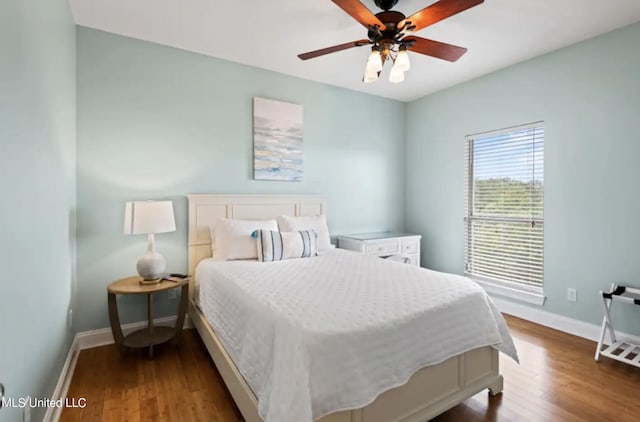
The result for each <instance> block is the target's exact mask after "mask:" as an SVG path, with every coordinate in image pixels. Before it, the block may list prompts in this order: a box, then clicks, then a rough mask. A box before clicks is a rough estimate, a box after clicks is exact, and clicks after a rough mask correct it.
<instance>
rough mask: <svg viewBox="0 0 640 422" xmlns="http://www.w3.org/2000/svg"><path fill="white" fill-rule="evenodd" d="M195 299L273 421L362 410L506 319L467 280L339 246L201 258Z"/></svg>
mask: <svg viewBox="0 0 640 422" xmlns="http://www.w3.org/2000/svg"><path fill="white" fill-rule="evenodd" d="M196 283H197V290H196V292H197V293H196V294H197V300H198V301H199V306H200V308H201V310H202V312H203V314H204V315H205V317H206V318H207V319H208V321H209V323H210V324H211V326H212V328H213V329H214V330H215V331H216V333H217V335H218V336H219V338H220V340H221V341H222V343H223V345H224V347H225V349H226V351H227V352H228V353H229V355H230V357H231V358H232V360H233V361H234V363H235V365H236V367H237V368H238V370H239V371H240V373H241V374H242V375H243V377H244V378H245V380H246V381H247V383H248V384H249V386H250V387H251V389H252V390H253V392H254V394H255V395H256V397H257V399H258V412H259V414H260V416H261V417H262V418H263V420H264V421H265V422H275V421H278V422H283V421H295V422H310V421H312V420H315V419H318V418H321V417H322V416H324V415H327V414H329V413H333V412H336V411H340V410H347V409H355V408H360V407H363V406H366V405H367V404H369V403H370V402H372V401H373V400H374V399H375V398H376V397H377V396H378V395H379V394H380V393H382V392H384V391H386V390H388V389H390V388H393V387H396V386H399V385H402V384H404V383H406V382H407V381H408V380H409V378H410V377H411V375H412V374H414V373H415V372H416V371H418V370H419V369H421V368H423V367H425V366H429V365H434V364H437V363H440V362H443V361H445V360H446V359H448V358H450V357H452V356H455V355H458V354H461V353H464V352H467V351H469V350H472V349H475V348H478V347H483V346H493V347H495V348H496V349H498V350H500V351H502V352H504V353H506V354H507V355H509V356H511V357H512V358H513V359H515V360H517V352H516V349H515V346H514V344H513V340H512V338H511V336H510V334H509V331H508V328H507V325H506V323H505V321H504V319H503V318H502V315H501V314H500V313H499V312H498V311H497V310H496V308H495V306H494V305H493V302H492V301H491V299H490V298H489V297H488V296H487V295H486V293H485V292H484V290H483V289H482V288H481V287H480V286H478V285H477V284H476V283H474V282H472V281H471V280H469V279H467V278H464V277H461V276H456V275H452V274H446V273H440V272H436V271H430V270H427V269H424V268H419V267H416V266H412V265H406V264H402V263H398V262H393V261H388V260H383V259H379V258H376V257H371V256H366V255H361V254H358V253H354V252H350V251H344V250H340V249H336V250H332V251H329V252H328V253H326V254H324V255H322V256H318V257H313V258H304V259H292V260H286V261H276V262H267V263H263V262H257V261H226V262H220V261H214V260H211V259H208V260H204V261H202V262H201V263H200V264H199V265H198V267H197V269H196Z"/></svg>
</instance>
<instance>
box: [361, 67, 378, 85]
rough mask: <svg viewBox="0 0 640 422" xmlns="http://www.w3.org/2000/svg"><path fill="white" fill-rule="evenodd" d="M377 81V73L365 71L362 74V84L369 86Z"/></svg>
mask: <svg viewBox="0 0 640 422" xmlns="http://www.w3.org/2000/svg"><path fill="white" fill-rule="evenodd" d="M377 80H378V72H376V71H368V70H367V71H366V72H365V74H364V82H365V83H367V84H370V83H372V82H375V81H377Z"/></svg>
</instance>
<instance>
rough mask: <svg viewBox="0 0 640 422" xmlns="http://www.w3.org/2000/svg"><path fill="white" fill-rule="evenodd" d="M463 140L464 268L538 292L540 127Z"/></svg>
mask: <svg viewBox="0 0 640 422" xmlns="http://www.w3.org/2000/svg"><path fill="white" fill-rule="evenodd" d="M466 144H467V148H466V163H467V178H466V186H465V189H466V218H465V223H466V254H465V255H466V256H465V273H466V274H467V275H469V276H472V277H474V278H476V279H478V280H480V281H482V280H485V281H489V282H491V283H492V284H494V285H496V284H497V285H498V286H504V287H507V288H510V289H514V288H515V289H516V290H524V291H530V292H537V293H538V294H541V293H542V284H543V264H544V260H543V253H544V245H543V243H544V242H543V240H544V195H543V192H544V127H543V125H542V123H534V124H531V125H526V126H520V127H516V128H511V129H506V130H500V131H496V132H491V133H483V134H478V135H471V136H468V137H467V139H466ZM499 293H500V292H499Z"/></svg>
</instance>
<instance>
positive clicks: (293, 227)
mask: <svg viewBox="0 0 640 422" xmlns="http://www.w3.org/2000/svg"><path fill="white" fill-rule="evenodd" d="M277 220H278V227H279V228H280V231H281V232H296V231H301V230H314V231H315V232H316V233H317V234H318V251H319V252H324V251H326V250H329V249H331V238H330V237H329V227H327V217H326V216H325V215H314V216H303V217H290V216H287V215H281V216H279V217H278V218H277Z"/></svg>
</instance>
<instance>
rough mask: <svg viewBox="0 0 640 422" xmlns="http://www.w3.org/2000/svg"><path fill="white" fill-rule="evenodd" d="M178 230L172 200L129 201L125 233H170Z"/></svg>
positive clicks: (125, 211)
mask: <svg viewBox="0 0 640 422" xmlns="http://www.w3.org/2000/svg"><path fill="white" fill-rule="evenodd" d="M175 230H176V220H175V217H174V215H173V202H172V201H133V202H127V203H126V205H125V209H124V234H155V233H168V232H173V231H175Z"/></svg>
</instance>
